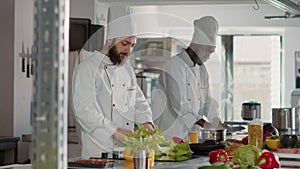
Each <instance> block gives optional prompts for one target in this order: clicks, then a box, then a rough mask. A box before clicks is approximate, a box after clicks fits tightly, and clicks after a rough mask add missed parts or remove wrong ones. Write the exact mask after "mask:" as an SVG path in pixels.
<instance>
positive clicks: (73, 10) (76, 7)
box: [70, 0, 95, 23]
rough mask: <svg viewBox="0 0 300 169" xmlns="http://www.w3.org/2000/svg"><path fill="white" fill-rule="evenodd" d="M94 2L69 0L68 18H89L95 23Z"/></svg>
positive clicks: (89, 0)
mask: <svg viewBox="0 0 300 169" xmlns="http://www.w3.org/2000/svg"><path fill="white" fill-rule="evenodd" d="M94 4H95V3H94V0H70V17H73V18H90V19H91V21H92V23H95V21H94V18H95V17H94V16H95V12H94V11H95V10H94V6H95V5H94Z"/></svg>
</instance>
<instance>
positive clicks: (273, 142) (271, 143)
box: [265, 139, 282, 150]
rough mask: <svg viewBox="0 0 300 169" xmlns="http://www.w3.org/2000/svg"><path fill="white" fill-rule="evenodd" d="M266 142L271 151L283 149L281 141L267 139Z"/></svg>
mask: <svg viewBox="0 0 300 169" xmlns="http://www.w3.org/2000/svg"><path fill="white" fill-rule="evenodd" d="M265 142H266V144H267V146H268V148H269V149H272V150H277V149H279V148H282V143H281V141H280V139H266V141H265Z"/></svg>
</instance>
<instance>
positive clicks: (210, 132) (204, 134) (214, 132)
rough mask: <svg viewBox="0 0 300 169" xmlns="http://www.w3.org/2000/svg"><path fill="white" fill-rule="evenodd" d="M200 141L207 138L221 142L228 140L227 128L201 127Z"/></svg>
mask: <svg viewBox="0 0 300 169" xmlns="http://www.w3.org/2000/svg"><path fill="white" fill-rule="evenodd" d="M199 140H200V141H199V142H205V141H207V140H209V141H210V140H212V141H217V142H221V141H224V140H226V129H201V130H200V132H199Z"/></svg>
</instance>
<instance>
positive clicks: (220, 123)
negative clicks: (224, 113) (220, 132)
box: [217, 121, 229, 129]
mask: <svg viewBox="0 0 300 169" xmlns="http://www.w3.org/2000/svg"><path fill="white" fill-rule="evenodd" d="M228 127H229V126H228V125H227V124H225V123H222V122H221V121H220V122H219V124H218V126H217V128H218V129H227V128H228Z"/></svg>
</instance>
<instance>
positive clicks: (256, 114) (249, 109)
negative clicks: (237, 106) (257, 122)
mask: <svg viewBox="0 0 300 169" xmlns="http://www.w3.org/2000/svg"><path fill="white" fill-rule="evenodd" d="M260 111H261V105H260V103H259V102H257V101H246V102H243V103H242V112H241V114H242V119H243V120H253V119H254V118H259V119H260V118H261V113H260Z"/></svg>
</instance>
